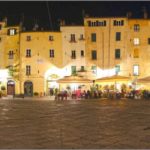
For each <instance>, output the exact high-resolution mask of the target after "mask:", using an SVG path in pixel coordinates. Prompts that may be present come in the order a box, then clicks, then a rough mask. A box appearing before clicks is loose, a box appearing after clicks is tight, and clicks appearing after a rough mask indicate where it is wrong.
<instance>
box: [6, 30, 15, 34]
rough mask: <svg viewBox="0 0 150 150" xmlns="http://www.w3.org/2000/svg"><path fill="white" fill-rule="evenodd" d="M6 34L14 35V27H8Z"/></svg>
mask: <svg viewBox="0 0 150 150" xmlns="http://www.w3.org/2000/svg"><path fill="white" fill-rule="evenodd" d="M7 34H8V35H15V34H16V29H8V31H7Z"/></svg>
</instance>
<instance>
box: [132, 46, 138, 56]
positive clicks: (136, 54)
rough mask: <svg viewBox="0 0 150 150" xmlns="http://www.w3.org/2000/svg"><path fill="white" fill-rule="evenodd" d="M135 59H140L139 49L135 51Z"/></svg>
mask: <svg viewBox="0 0 150 150" xmlns="http://www.w3.org/2000/svg"><path fill="white" fill-rule="evenodd" d="M133 56H134V58H139V49H137V48H136V49H134V54H133Z"/></svg>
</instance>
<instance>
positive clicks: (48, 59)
mask: <svg viewBox="0 0 150 150" xmlns="http://www.w3.org/2000/svg"><path fill="white" fill-rule="evenodd" d="M0 29H1V30H0V54H1V55H0V59H1V61H0V67H1V71H2V70H3V69H7V70H5V71H4V72H5V75H6V74H7V75H6V78H5V83H2V82H3V81H2V80H1V86H2V85H3V86H5V87H6V94H8V95H9V94H10V95H12V94H14V93H15V94H19V93H23V94H25V96H32V95H33V94H34V93H35V92H37V93H42V95H43V94H49V90H50V89H51V88H60V86H59V83H57V80H58V79H61V78H63V77H65V76H71V75H77V76H83V77H84V78H87V79H90V80H92V81H93V80H95V81H100V82H102V80H101V78H102V79H103V78H104V77H109V76H115V75H117V76H122V77H123V78H124V77H127V78H128V79H129V80H130V81H129V82H128V85H132V84H134V85H135V84H136V88H137V79H139V78H143V77H146V76H149V73H150V70H149V65H150V64H149V63H150V61H149V58H150V56H149V55H150V53H149V51H150V30H149V29H150V20H149V19H147V18H144V19H132V18H128V17H107V18H94V17H85V18H84V25H81V26H75V25H70V26H68V25H65V24H63V25H61V26H60V31H58V32H52V31H39V30H33V31H22V30H21V27H20V26H13V27H8V26H7V21H6V20H5V21H3V22H0ZM2 72H3V71H2ZM6 72H7V73H6ZM0 78H1V76H0ZM2 78H3V77H2ZM123 78H122V79H123ZM97 79H100V80H97ZM104 79H106V78H104ZM125 79H126V78H125ZM109 80H110V78H109ZM119 81H120V83H121V84H122V81H121V78H119ZM111 83H115V82H114V80H113V78H112V81H111ZM96 84H97V83H96ZM104 84H105V83H104ZM106 84H108V82H106ZM115 84H116V85H117V87H119V86H120V85H119V84H118V83H115Z"/></svg>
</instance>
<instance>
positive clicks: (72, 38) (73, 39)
mask: <svg viewBox="0 0 150 150" xmlns="http://www.w3.org/2000/svg"><path fill="white" fill-rule="evenodd" d="M70 42H76V38H75V34H71V35H70Z"/></svg>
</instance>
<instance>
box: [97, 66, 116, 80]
mask: <svg viewBox="0 0 150 150" xmlns="http://www.w3.org/2000/svg"><path fill="white" fill-rule="evenodd" d="M115 73H116V72H115V68H112V69H105V70H103V69H100V68H97V78H102V77H109V76H113V75H115Z"/></svg>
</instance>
